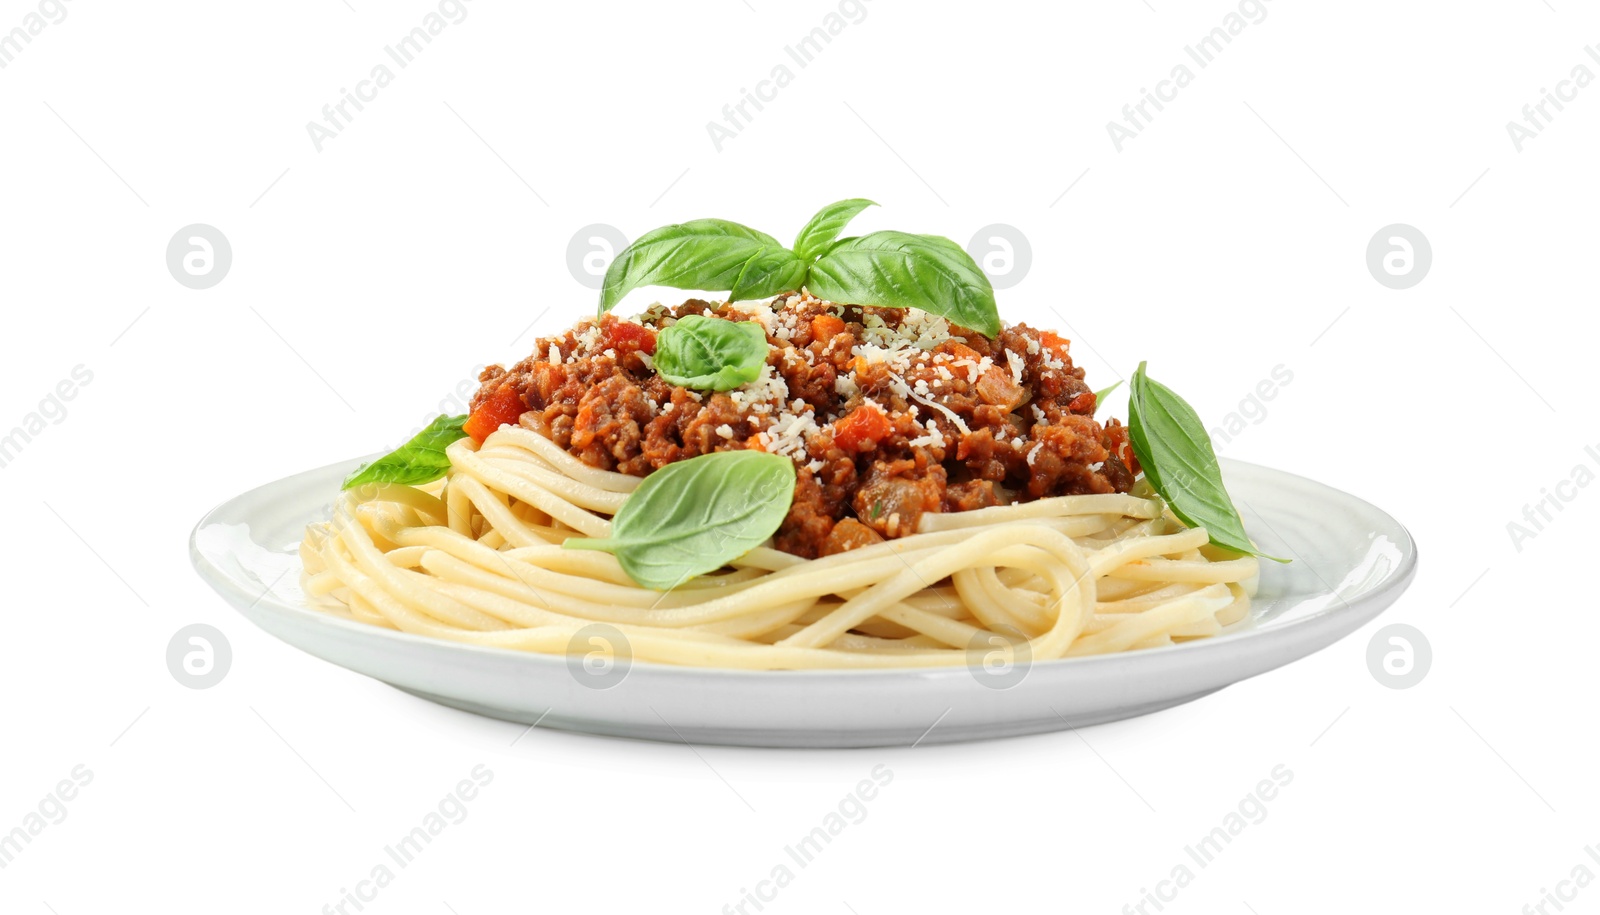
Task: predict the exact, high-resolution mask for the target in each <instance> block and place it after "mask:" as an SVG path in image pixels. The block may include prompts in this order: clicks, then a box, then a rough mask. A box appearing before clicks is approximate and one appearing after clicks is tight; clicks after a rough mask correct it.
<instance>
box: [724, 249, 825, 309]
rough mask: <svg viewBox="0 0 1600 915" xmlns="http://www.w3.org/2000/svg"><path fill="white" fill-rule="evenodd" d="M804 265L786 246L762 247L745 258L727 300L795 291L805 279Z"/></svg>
mask: <svg viewBox="0 0 1600 915" xmlns="http://www.w3.org/2000/svg"><path fill="white" fill-rule="evenodd" d="M805 278H806V265H805V262H804V261H802V260H800V258H798V257H795V254H794V252H793V251H790V250H789V249H788V248H764V249H762V250H761V251H759V252H757V253H756V254H755V256H753V257H751V258H750V259H749V260H747V261H745V262H744V267H743V268H742V269H741V270H740V271H739V278H738V279H737V280H734V282H733V286H732V288H731V289H730V290H729V292H728V301H730V302H742V301H744V300H746V299H762V298H766V297H767V296H773V295H777V294H778V293H780V292H794V291H796V290H798V289H799V288H800V286H801V284H803V283H804V282H805Z"/></svg>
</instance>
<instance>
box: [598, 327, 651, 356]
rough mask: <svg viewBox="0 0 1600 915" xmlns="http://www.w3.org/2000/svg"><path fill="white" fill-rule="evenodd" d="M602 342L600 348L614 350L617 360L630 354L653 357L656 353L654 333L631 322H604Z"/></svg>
mask: <svg viewBox="0 0 1600 915" xmlns="http://www.w3.org/2000/svg"><path fill="white" fill-rule="evenodd" d="M604 342H605V345H604V346H602V347H600V348H601V349H614V350H616V351H617V358H619V359H620V358H622V357H623V356H626V355H627V354H629V353H631V352H640V353H644V354H645V355H647V356H653V355H655V352H656V332H655V331H653V330H651V329H650V328H648V327H642V326H640V325H638V324H635V323H633V322H632V321H619V320H617V319H615V318H613V319H612V320H610V321H608V322H606V330H605V338H604Z"/></svg>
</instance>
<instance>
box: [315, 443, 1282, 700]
mask: <svg viewBox="0 0 1600 915" xmlns="http://www.w3.org/2000/svg"><path fill="white" fill-rule="evenodd" d="M527 424H528V423H527V418H526V417H525V419H524V426H522V427H519V426H510V425H507V426H503V427H501V428H500V429H499V430H498V431H496V432H493V433H492V434H490V435H488V437H487V438H486V439H485V440H484V441H483V443H482V445H479V444H477V443H476V442H475V440H474V439H472V438H462V439H460V440H458V441H455V442H454V443H453V444H451V445H450V446H449V447H448V449H447V451H446V454H447V456H448V458H449V463H450V469H449V472H448V474H447V476H446V477H445V478H444V479H443V480H439V481H435V482H433V483H429V484H424V485H420V486H407V485H402V484H396V483H385V484H367V485H362V486H357V487H354V488H352V489H351V490H349V491H347V492H346V493H344V495H343V496H342V497H341V500H340V502H339V503H338V505H337V508H336V511H335V513H334V517H333V518H332V519H331V520H330V521H326V522H320V523H318V524H314V525H312V526H311V527H310V528H309V529H308V532H307V535H306V538H305V540H304V542H303V543H302V545H301V548H300V552H301V557H302V561H303V564H304V568H305V575H306V588H307V591H308V593H309V594H311V595H314V596H315V597H316V600H315V601H314V603H315V605H316V606H319V607H321V608H322V609H325V610H327V611H328V612H330V613H335V614H338V615H342V616H345V617H347V618H350V619H354V620H358V621H361V622H364V623H370V624H372V625H375V626H383V627H388V628H393V629H398V630H401V631H404V632H409V633H414V634H418V635H425V636H433V637H436V638H442V639H449V640H453V641H459V642H467V643H473V644H478V645H487V646H496V647H501V648H509V649H518V650H524V651H532V652H541V653H550V654H564V653H567V652H568V651H570V650H574V649H573V648H572V647H571V646H572V643H573V640H574V638H575V636H577V635H578V634H579V632H580V630H583V629H584V628H585V627H586V626H591V625H593V624H596V623H604V624H608V625H610V626H614V627H616V629H617V630H620V631H621V632H622V633H623V635H624V636H625V637H626V639H627V643H628V646H629V650H630V652H631V655H632V657H633V658H634V659H636V660H643V661H653V662H660V663H666V664H678V665H693V666H701V667H718V668H742V669H757V670H782V669H806V668H905V667H934V666H948V665H960V664H968V663H977V662H978V659H987V658H989V657H990V656H991V655H992V653H993V652H994V651H995V650H996V649H999V650H1002V651H1004V652H1005V653H1007V654H1008V655H1009V656H1011V657H1014V658H1021V659H1026V660H1034V661H1038V660H1048V659H1055V658H1064V657H1074V656H1080V655H1092V654H1104V653H1108V652H1118V651H1126V650H1130V649H1140V648H1149V647H1154V646H1158V645H1169V644H1172V643H1174V642H1181V641H1185V640H1190V639H1197V638H1204V637H1207V636H1212V635H1215V634H1217V633H1219V632H1220V631H1221V630H1222V629H1223V627H1225V626H1228V625H1230V624H1232V623H1235V622H1238V621H1239V620H1241V619H1243V618H1244V617H1245V616H1246V615H1247V614H1248V610H1249V604H1250V598H1251V596H1252V594H1253V593H1254V591H1255V585H1256V580H1257V573H1258V560H1257V559H1256V558H1254V557H1251V556H1241V555H1238V554H1235V553H1232V552H1229V551H1226V550H1221V549H1218V548H1216V547H1214V546H1211V545H1209V544H1208V534H1207V531H1206V530H1205V529H1204V528H1200V527H1188V526H1185V525H1184V524H1183V523H1182V522H1181V521H1179V520H1178V519H1177V518H1176V517H1175V516H1174V515H1173V514H1172V513H1171V512H1170V511H1169V510H1167V508H1166V506H1165V505H1164V504H1163V502H1162V501H1161V499H1160V498H1159V497H1157V496H1155V495H1154V494H1153V493H1152V492H1151V491H1150V490H1149V489H1148V487H1147V485H1146V484H1143V483H1141V484H1140V485H1139V486H1138V487H1137V488H1136V489H1135V490H1134V491H1133V492H1130V493H1107V494H1092V495H1072V496H1058V497H1053V498H1043V499H1038V500H1035V501H1029V502H1022V503H1018V504H1014V505H1006V506H996V507H991V508H982V509H976V510H971V511H964V512H952V513H929V514H926V515H924V516H923V517H922V520H921V524H920V526H919V528H918V531H917V533H915V534H912V535H909V536H904V537H901V538H899V539H894V540H888V541H885V542H882V543H876V544H872V545H869V546H863V547H860V548H857V549H853V550H849V551H847V552H843V553H837V554H834V555H830V556H824V557H822V558H818V559H805V558H802V557H799V556H795V555H792V554H790V553H786V552H781V551H779V550H776V549H774V548H772V547H771V546H770V544H769V545H766V546H761V547H757V548H755V549H753V550H751V551H749V552H748V553H746V554H745V555H744V556H742V557H741V558H739V559H737V560H735V561H734V562H732V563H731V564H730V566H729V567H728V568H727V569H725V570H722V571H720V572H717V573H715V574H710V575H704V576H700V577H698V578H694V579H691V580H690V581H688V582H687V583H685V584H684V585H682V586H680V587H678V588H675V589H673V590H670V591H654V590H650V589H647V588H643V587H640V586H638V585H637V584H635V583H634V582H633V581H632V580H631V579H630V578H629V577H628V575H627V574H626V573H625V572H624V571H623V569H622V566H621V565H620V564H619V562H618V560H617V559H616V557H614V556H612V555H610V554H608V553H603V552H596V551H590V550H573V549H567V548H563V547H562V545H561V544H562V543H563V542H564V541H566V540H567V539H568V538H573V537H604V536H607V534H608V533H609V532H610V529H611V521H610V516H611V515H613V514H615V513H616V512H617V511H618V510H619V509H620V508H621V506H622V505H623V503H624V502H625V501H626V499H627V498H628V495H629V494H630V493H631V492H632V491H633V490H634V489H635V488H637V487H638V486H639V484H640V483H641V482H642V479H641V478H640V477H635V476H629V475H625V474H621V473H614V472H610V471H604V470H598V469H596V468H593V467H589V466H587V465H585V464H584V463H583V462H581V461H579V460H578V459H577V458H575V457H573V456H572V455H571V454H570V453H568V452H567V451H566V450H565V449H563V448H561V447H560V446H559V445H557V444H556V443H555V442H553V441H551V440H550V439H548V438H545V437H544V436H543V435H541V434H539V433H538V432H535V431H533V430H532V429H530V428H526V425H527ZM585 650H586V649H585Z"/></svg>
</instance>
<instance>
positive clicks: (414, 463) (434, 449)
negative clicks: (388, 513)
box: [340, 415, 467, 489]
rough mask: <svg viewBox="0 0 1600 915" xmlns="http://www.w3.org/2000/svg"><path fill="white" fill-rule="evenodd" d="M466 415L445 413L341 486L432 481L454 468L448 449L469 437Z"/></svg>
mask: <svg viewBox="0 0 1600 915" xmlns="http://www.w3.org/2000/svg"><path fill="white" fill-rule="evenodd" d="M466 421H467V417H466V416H465V415H462V416H441V417H439V418H438V419H435V420H434V421H433V422H431V423H429V424H428V427H427V428H426V429H423V430H422V431H421V432H418V433H417V434H416V435H415V436H414V437H412V439H411V441H409V442H406V443H405V444H404V445H401V446H400V447H399V448H396V449H395V450H393V451H391V452H389V453H388V454H386V455H384V456H383V457H381V458H378V459H377V460H376V461H373V462H372V463H370V464H363V465H361V466H360V467H358V468H357V469H356V472H355V473H352V474H351V475H350V476H348V477H346V478H345V481H344V486H342V487H340V488H341V489H350V488H351V487H354V486H361V485H363V484H366V483H404V484H406V485H409V486H416V485H418V484H420V483H431V482H433V481H434V480H437V479H439V478H440V477H442V476H444V475H445V474H446V473H448V472H449V470H450V459H449V458H447V457H445V455H444V449H445V448H447V447H449V446H450V443H452V442H454V441H456V440H457V439H462V438H466V437H467V433H466V432H464V431H462V429H461V424H462V423H465V422H466Z"/></svg>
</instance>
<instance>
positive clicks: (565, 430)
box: [472, 294, 1138, 558]
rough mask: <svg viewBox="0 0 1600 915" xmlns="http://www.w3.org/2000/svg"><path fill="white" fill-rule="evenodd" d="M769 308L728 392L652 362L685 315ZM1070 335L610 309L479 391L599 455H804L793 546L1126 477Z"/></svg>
mask: <svg viewBox="0 0 1600 915" xmlns="http://www.w3.org/2000/svg"><path fill="white" fill-rule="evenodd" d="M690 314H699V315H706V316H708V317H717V318H724V319H727V320H732V321H757V322H759V323H760V324H761V325H762V326H763V327H764V328H765V330H766V333H767V343H768V344H769V345H770V350H769V352H768V356H767V365H766V366H765V367H764V368H763V370H762V374H761V376H760V377H759V378H757V379H756V380H755V381H753V382H751V383H750V384H747V385H745V386H743V387H742V388H739V389H736V390H733V391H727V392H722V393H714V392H709V391H704V392H702V391H692V390H688V389H686V388H680V387H677V386H675V385H673V384H671V383H670V382H668V381H666V380H665V379H663V378H661V377H660V376H659V375H657V374H656V373H655V371H654V370H653V368H652V362H651V354H652V353H654V352H655V334H656V331H657V330H659V329H661V328H663V327H666V326H669V325H670V324H672V323H673V322H674V321H676V320H677V319H678V318H681V317H683V316H685V315H690ZM1067 343H1068V341H1066V340H1064V339H1062V338H1060V337H1057V336H1056V335H1055V334H1053V333H1050V332H1048V331H1044V332H1041V331H1036V330H1034V329H1032V328H1030V327H1028V326H1027V325H1023V324H1019V325H1015V326H1011V327H1007V328H1006V329H1005V330H1003V331H1001V333H1000V336H999V338H998V339H997V340H989V339H988V338H986V337H984V336H983V335H982V334H980V333H978V332H976V331H971V330H967V329H965V328H962V327H959V326H957V325H953V324H951V323H949V322H947V321H945V320H944V319H943V318H939V317H935V316H933V315H928V314H925V313H923V312H921V311H914V310H902V309H894V308H867V307H859V306H855V305H837V304H834V303H831V302H824V301H821V300H818V299H816V298H813V297H811V296H809V295H805V294H797V295H789V296H779V297H778V298H776V299H773V300H772V301H771V302H762V303H748V302H741V303H737V304H732V305H728V304H724V305H714V304H711V303H708V302H702V301H700V300H697V299H691V300H690V301H687V302H685V303H683V304H682V305H679V306H677V307H676V308H667V307H664V306H660V305H657V306H654V307H652V308H651V309H650V310H649V311H647V312H645V313H644V314H643V315H640V316H639V317H637V318H618V317H615V316H613V315H610V314H608V315H605V316H604V317H602V318H601V319H600V320H598V321H584V322H582V323H580V324H579V325H578V326H577V327H575V328H573V329H572V330H570V331H567V332H566V333H564V334H561V335H559V336H555V337H546V338H541V339H540V340H539V341H538V345H537V348H536V349H535V351H534V353H533V355H531V356H529V357H528V358H527V359H524V360H523V361H521V362H519V363H517V364H516V365H515V366H513V367H512V368H511V369H510V370H509V371H508V370H506V369H504V368H501V367H500V366H490V367H489V368H487V369H485V370H484V372H483V374H482V375H481V376H480V377H479V380H480V381H481V382H482V386H481V387H480V388H479V390H478V392H477V394H476V395H475V396H474V397H473V400H472V406H473V407H474V408H477V407H478V405H479V404H481V403H483V402H484V401H486V400H488V399H489V398H491V397H493V396H495V395H496V394H497V393H499V392H501V391H502V389H504V388H506V387H508V386H509V388H510V389H511V390H512V391H514V392H515V393H516V394H517V395H518V396H520V397H521V398H522V402H523V403H524V404H526V405H527V409H528V410H529V411H530V413H529V415H528V416H527V420H528V421H530V422H531V423H532V425H533V426H534V428H535V429H536V430H537V431H539V432H540V433H542V434H544V435H546V436H548V437H549V438H551V439H552V440H554V441H555V442H556V443H557V444H559V445H560V446H561V447H563V448H565V449H567V450H568V451H570V452H571V453H572V454H573V455H575V456H577V458H578V459H579V460H581V461H583V462H584V463H585V464H587V465H589V466H591V467H597V468H600V469H603V470H615V471H620V472H622V473H627V474H632V475H634V476H645V475H647V474H649V473H650V472H651V471H652V470H656V469H658V468H661V467H664V466H666V465H667V464H670V463H672V462H673V461H678V460H682V459H685V458H690V457H694V456H696V455H700V454H706V453H709V452H712V451H731V450H736V449H742V448H758V449H761V450H763V451H767V452H771V453H775V454H782V455H785V456H787V457H790V458H792V459H793V460H794V461H795V463H796V464H797V465H798V470H799V479H798V482H797V483H796V486H795V495H794V503H793V505H792V507H791V508H790V510H789V515H788V517H787V518H786V519H785V520H784V523H783V525H782V527H780V528H779V530H778V534H777V538H776V541H777V546H778V548H779V549H782V550H785V551H787V552H790V553H794V554H796V555H799V556H805V557H808V558H814V557H817V556H825V555H829V554H832V553H838V552H842V551H844V550H849V549H853V548H855V547H859V546H865V545H868V544H871V543H877V542H880V541H882V540H884V539H886V538H895V537H904V536H906V535H909V534H913V533H915V532H916V531H917V526H918V524H919V523H920V521H921V519H922V516H923V515H924V514H927V513H929V512H951V511H968V510H971V509H975V508H984V507H986V506H991V505H1006V504H1010V503H1013V502H1024V501H1028V500H1031V499H1038V498H1044V497H1046V496H1061V495H1074V494H1079V493H1108V492H1126V491H1127V490H1128V488H1129V487H1130V486H1131V485H1132V484H1133V478H1134V474H1135V473H1136V472H1137V469H1138V468H1137V464H1136V463H1135V461H1134V458H1133V452H1132V449H1131V447H1130V446H1129V444H1128V435H1127V430H1126V428H1125V427H1123V426H1122V425H1121V424H1120V423H1118V422H1117V421H1116V420H1111V421H1110V422H1109V423H1108V424H1107V425H1105V426H1101V425H1100V424H1099V423H1098V422H1096V421H1095V419H1094V410H1095V396H1094V394H1093V392H1091V391H1090V390H1089V387H1088V386H1087V385H1085V384H1084V382H1083V370H1082V369H1080V368H1076V367H1074V366H1073V364H1072V358H1071V356H1069V355H1068V353H1067Z"/></svg>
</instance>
